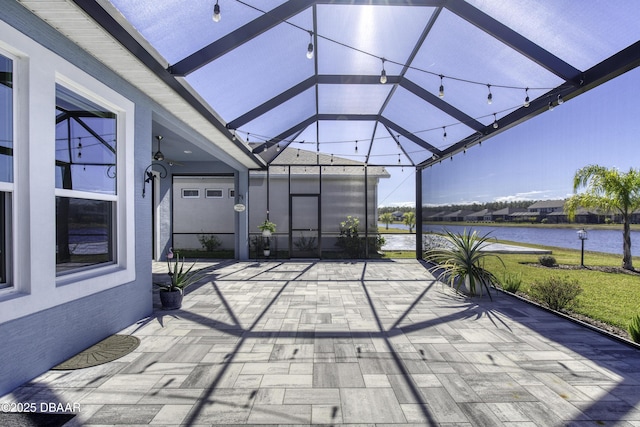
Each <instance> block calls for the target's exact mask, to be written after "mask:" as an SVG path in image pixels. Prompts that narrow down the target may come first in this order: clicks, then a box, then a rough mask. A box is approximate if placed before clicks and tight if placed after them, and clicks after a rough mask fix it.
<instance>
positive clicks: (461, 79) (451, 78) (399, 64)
mask: <svg viewBox="0 0 640 427" xmlns="http://www.w3.org/2000/svg"><path fill="white" fill-rule="evenodd" d="M239 2H240V3H241V4H243V5H244V6H246V7H249V8H251V9H254V10H255V11H257V12H259V13H261V14H263V15H267V14H269V12H268V11H265V10H263V9H260V8H259V7H256V6H253V5H250V4H248V3H245V2H244V1H239ZM216 10H217V11H218V12H219V10H220V6H219V5H218V0H216V6H214V13H215V11H216ZM281 22H282V23H285V24H288V25H290V26H292V27H294V28H297V29H299V30H302V31H305V32H307V33H312V32H311V31H309V30H307V29H305V28H302V27H300V26H299V25H297V24H295V23H293V22H290V21H287V20H281ZM312 34H313V33H312ZM315 36H316V37H317V38H322V39H323V40H326V41H328V42H330V43H334V44H337V45H340V46H342V47H345V48H347V49H351V50H353V51H356V52H358V53H361V54H364V55H368V56H370V57H374V58H378V59H381V60H382V61H383V65H384V62H385V61H388V62H391V63H392V64H396V65H398V66H401V67H406V68H407V69H409V70H414V71H418V72H421V73H425V74H430V75H432V76H438V77H440V78H441V86H442V79H443V78H445V77H446V78H448V79H450V80H455V81H458V82H463V83H468V84H473V85H483V86H484V85H486V86H491V85H488V84H487V83H485V82H480V81H475V80H469V79H465V78H461V77H455V76H448V75H444V74H439V73H436V72H433V71H429V70H425V69H422V68H420V67H416V66H412V65H409V64H405V63H401V62H398V61H393V60H389V59H386V58H381V57H379V56H377V55H374V54H373V53H370V52H367V51H365V50H362V49H359V48H356V47H354V46H350V45H348V44H346V43H344V42H340V41H338V40H334V39H332V38H330V37H327V36H323V35H320V34H315ZM385 75H386V72H385ZM381 77H382V76H381ZM493 86H494V87H500V88H504V89H517V90H523V89H525V88H524V87H522V86H512V85H497V84H494V85H493ZM527 89H535V90H547V91H548V90H551V89H553V88H551V87H536V88H527Z"/></svg>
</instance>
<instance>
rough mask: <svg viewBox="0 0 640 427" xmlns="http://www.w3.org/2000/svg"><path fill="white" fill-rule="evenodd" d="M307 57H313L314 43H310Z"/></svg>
mask: <svg viewBox="0 0 640 427" xmlns="http://www.w3.org/2000/svg"><path fill="white" fill-rule="evenodd" d="M307 58H308V59H313V43H309V46H308V47H307Z"/></svg>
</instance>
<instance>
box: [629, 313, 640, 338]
mask: <svg viewBox="0 0 640 427" xmlns="http://www.w3.org/2000/svg"><path fill="white" fill-rule="evenodd" d="M627 330H628V331H629V336H630V337H631V340H633V342H637V343H640V314H636V315H635V316H634V317H633V319H631V322H629V327H628V328H627Z"/></svg>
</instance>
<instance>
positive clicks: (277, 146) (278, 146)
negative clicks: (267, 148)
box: [276, 142, 280, 151]
mask: <svg viewBox="0 0 640 427" xmlns="http://www.w3.org/2000/svg"><path fill="white" fill-rule="evenodd" d="M276 151H280V143H279V142H278V143H277V144H276Z"/></svg>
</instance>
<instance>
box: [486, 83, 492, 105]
mask: <svg viewBox="0 0 640 427" xmlns="http://www.w3.org/2000/svg"><path fill="white" fill-rule="evenodd" d="M487 88H488V89H489V95H487V104H491V103H492V102H493V94H492V93H491V85H487Z"/></svg>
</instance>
